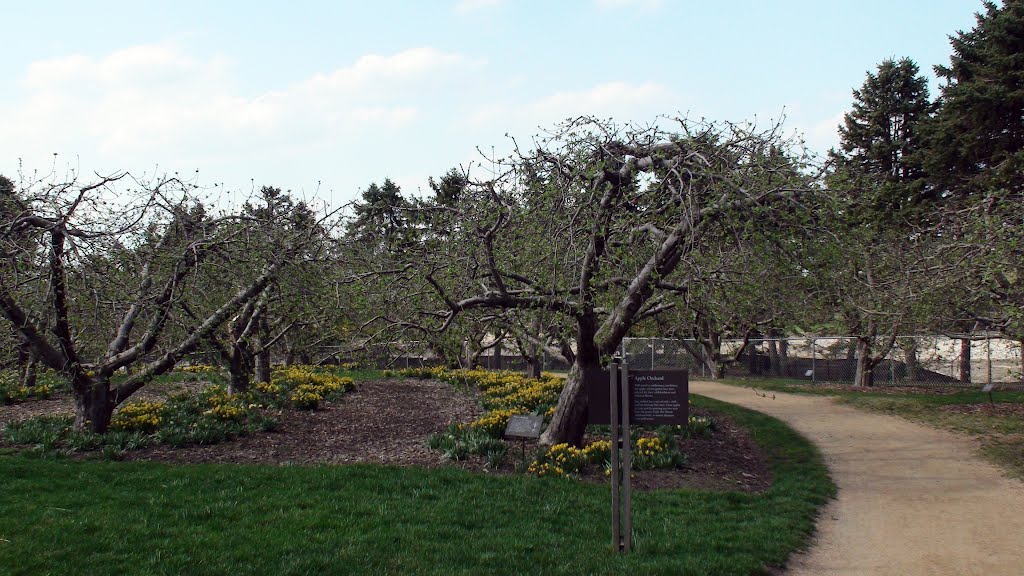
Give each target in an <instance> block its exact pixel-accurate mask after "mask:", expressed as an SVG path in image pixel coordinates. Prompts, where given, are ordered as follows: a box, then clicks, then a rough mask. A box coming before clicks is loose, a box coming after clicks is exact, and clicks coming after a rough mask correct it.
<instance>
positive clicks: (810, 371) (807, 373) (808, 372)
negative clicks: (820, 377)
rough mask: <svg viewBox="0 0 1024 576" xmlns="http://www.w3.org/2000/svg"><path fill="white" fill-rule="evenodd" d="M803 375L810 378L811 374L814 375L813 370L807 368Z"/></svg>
mask: <svg viewBox="0 0 1024 576" xmlns="http://www.w3.org/2000/svg"><path fill="white" fill-rule="evenodd" d="M804 376H806V377H808V378H810V377H811V376H814V370H808V371H807V372H804Z"/></svg>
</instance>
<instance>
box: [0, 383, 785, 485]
mask: <svg viewBox="0 0 1024 576" xmlns="http://www.w3.org/2000/svg"><path fill="white" fill-rule="evenodd" d="M72 410H73V405H72V403H71V402H70V401H69V399H67V398H66V397H64V398H55V399H51V400H46V401H36V402H26V403H23V404H17V405H12V406H0V430H2V427H3V425H4V424H5V423H6V422H8V421H11V420H14V419H18V420H20V419H23V418H28V417H32V416H39V415H42V414H54V413H71V412H72ZM691 412H692V413H693V414H694V415H699V416H712V417H713V418H714V419H715V422H716V424H717V430H716V431H715V433H714V434H713V435H711V436H710V437H704V438H690V439H681V440H680V449H681V450H682V452H683V453H684V454H686V455H687V462H686V465H685V466H684V467H683V468H681V469H679V470H643V471H634V476H633V485H634V487H636V489H638V490H652V489H661V488H683V487H690V488H700V489H711V490H732V491H745V492H760V491H763V490H766V489H767V488H768V487H770V486H771V473H770V470H769V469H768V466H767V463H766V462H765V459H764V457H763V455H762V454H761V452H760V450H759V449H758V447H757V446H756V444H755V443H754V442H753V441H752V440H751V439H750V438H749V436H748V435H747V434H746V432H745V431H744V430H743V429H741V428H740V427H738V426H736V425H735V424H734V423H733V422H731V421H730V420H729V419H728V418H725V417H723V416H720V415H717V414H714V413H709V412H707V411H706V410H702V409H693V410H691ZM481 413H482V410H481V408H480V405H479V402H478V400H477V398H475V397H474V396H472V395H470V394H467V393H466V392H464V391H459V390H456V389H454V388H453V387H452V386H450V385H449V384H446V383H443V382H437V381H432V380H405V379H393V378H391V379H382V380H373V381H362V382H358V383H357V387H356V389H355V390H353V391H351V392H349V393H347V394H346V395H345V396H344V399H343V400H342V401H340V402H329V403H324V404H322V405H321V408H320V409H318V410H315V411H295V410H282V411H280V412H278V413H276V414H275V417H276V418H277V419H278V422H279V425H278V427H277V429H276V430H275V431H273V432H267V433H260V434H254V435H252V436H246V437H243V438H239V439H237V440H234V441H231V442H224V443H221V444H214V445H210V446H186V447H183V448H171V447H168V446H151V447H148V448H143V449H139V450H135V451H132V452H128V453H126V454H125V456H124V459H126V460H147V461H162V462H172V463H207V462H212V463H239V464H348V463H355V462H367V463H376V464H390V465H399V466H425V467H434V466H440V465H452V464H455V465H459V466H463V467H465V468H468V469H473V470H479V471H485V472H488V473H499V474H507V473H512V472H513V470H514V468H515V465H516V463H517V462H519V460H520V454H521V452H520V450H521V445H520V444H519V443H518V442H512V443H510V446H509V451H508V456H507V457H506V464H505V465H504V466H503V467H502V468H501V469H499V470H488V469H487V468H486V466H485V464H484V462H483V460H482V459H481V458H471V459H470V460H467V461H465V462H459V463H452V462H449V461H446V460H443V459H442V456H441V454H440V453H439V452H435V451H432V450H430V449H428V448H427V447H426V441H427V438H429V437H430V435H431V434H433V433H434V432H437V431H439V430H442V429H444V428H445V427H446V426H448V425H449V424H451V423H454V422H470V421H472V420H474V419H476V418H477V417H479V416H480V414H481ZM0 443H2V442H0ZM525 448H526V454H527V456H529V454H530V453H531V452H532V450H533V448H534V446H532V445H530V444H527V445H526V446H525ZM585 480H587V481H593V482H607V479H606V478H605V477H604V475H603V473H602V472H600V471H595V472H594V473H593V474H591V475H589V476H588V477H587V478H585Z"/></svg>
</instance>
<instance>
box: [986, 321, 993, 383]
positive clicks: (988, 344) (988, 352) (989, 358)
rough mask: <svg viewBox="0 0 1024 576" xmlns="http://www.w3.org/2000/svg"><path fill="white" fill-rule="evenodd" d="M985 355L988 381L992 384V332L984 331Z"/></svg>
mask: <svg viewBox="0 0 1024 576" xmlns="http://www.w3.org/2000/svg"><path fill="white" fill-rule="evenodd" d="M985 356H986V360H987V361H988V383H989V384H990V385H991V384H992V334H990V333H989V332H987V331H986V332H985Z"/></svg>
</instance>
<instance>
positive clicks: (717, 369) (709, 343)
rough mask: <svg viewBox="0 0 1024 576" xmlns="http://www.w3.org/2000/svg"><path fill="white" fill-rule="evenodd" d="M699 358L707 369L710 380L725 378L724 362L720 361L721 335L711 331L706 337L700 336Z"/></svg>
mask: <svg viewBox="0 0 1024 576" xmlns="http://www.w3.org/2000/svg"><path fill="white" fill-rule="evenodd" d="M700 348H701V352H702V354H701V356H702V358H701V360H702V361H703V362H704V366H705V367H706V368H707V369H708V375H709V376H711V379H712V380H720V379H722V378H725V363H724V362H722V337H721V335H719V334H718V333H716V332H712V333H711V334H709V335H708V337H707V338H701V341H700Z"/></svg>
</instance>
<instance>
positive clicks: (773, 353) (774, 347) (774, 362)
mask: <svg viewBox="0 0 1024 576" xmlns="http://www.w3.org/2000/svg"><path fill="white" fill-rule="evenodd" d="M768 361H769V362H771V366H769V367H768V368H769V370H771V373H772V374H774V375H775V376H782V362H781V361H780V360H779V345H778V342H777V341H775V340H769V341H768Z"/></svg>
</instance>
